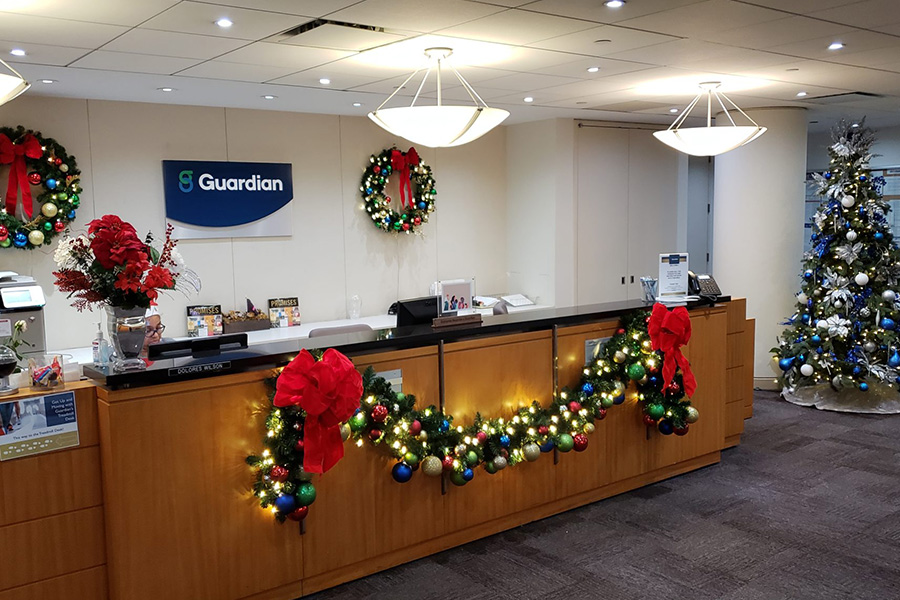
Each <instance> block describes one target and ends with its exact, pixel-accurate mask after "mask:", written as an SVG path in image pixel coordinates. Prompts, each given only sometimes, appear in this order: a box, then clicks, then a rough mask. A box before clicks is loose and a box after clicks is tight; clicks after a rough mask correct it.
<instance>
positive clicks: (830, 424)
mask: <svg viewBox="0 0 900 600" xmlns="http://www.w3.org/2000/svg"><path fill="white" fill-rule="evenodd" d="M898 430H900V416H894V417H878V416H863V415H848V414H839V413H831V412H824V411H818V410H815V409H811V408H802V407H798V406H794V405H792V404H788V403H787V402H784V401H782V400H779V399H778V398H777V396H776V395H775V394H774V393H771V392H757V393H756V405H755V415H754V417H753V418H752V419H750V420H749V421H747V422H746V431H745V434H744V437H743V443H742V445H741V446H740V447H738V448H734V449H732V450H728V451H726V452H724V453H723V456H722V462H721V464H719V465H715V466H712V467H708V468H706V469H702V470H700V471H696V472H693V473H688V474H687V475H683V476H681V477H678V478H675V479H672V480H669V481H664V482H662V483H658V484H655V485H651V486H647V487H645V488H642V489H639V490H636V491H634V492H630V493H628V494H623V495H621V496H617V497H615V498H610V499H608V500H604V501H601V502H598V503H595V504H592V505H590V506H585V507H583V508H579V509H576V510H572V511H569V512H567V513H565V514H562V515H558V516H555V517H551V518H548V519H544V520H543V521H538V522H536V523H531V524H529V525H525V526H522V527H519V528H517V529H513V530H511V531H508V532H505V533H501V534H498V535H495V536H492V537H489V538H486V539H483V540H480V541H477V542H473V543H471V544H467V545H465V546H461V547H459V548H455V549H452V550H448V551H446V552H442V553H440V554H437V555H434V556H431V557H429V558H425V559H422V560H418V561H416V562H413V563H409V564H406V565H403V566H400V567H397V568H394V569H391V570H389V571H385V572H383V573H379V574H377V575H372V576H370V577H367V578H365V579H361V580H359V581H354V582H351V583H347V584H345V585H342V586H340V587H337V588H333V589H331V590H327V591H324V592H321V593H319V594H315V595H312V596H308V597H307V598H310V599H315V600H325V599H332V598H355V599H356V598H371V599H376V598H377V599H385V600H387V599H391V600H395V599H402V600H411V599H435V600H455V599H460V600H462V599H466V600H470V599H472V600H474V599H482V598H483V599H488V598H490V599H501V598H516V599H521V600H525V599H531V598H534V599H540V600H557V599H559V600H578V599H579V598H602V599H604V600H626V599H628V600H630V599H644V598H652V599H654V600H664V599H667V598H678V599H684V600H687V599H690V600H704V599H707V598H716V599H723V600H773V599H780V598H790V599H792V600H806V599H809V600H837V599H853V600H882V599H883V600H897V599H900V476H898V475H900V436H898Z"/></svg>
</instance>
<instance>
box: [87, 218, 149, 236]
mask: <svg viewBox="0 0 900 600" xmlns="http://www.w3.org/2000/svg"><path fill="white" fill-rule="evenodd" d="M104 229H108V230H110V231H112V232H118V231H127V232H130V233H132V234H134V235H135V236H137V232H136V231H135V230H134V226H133V225H132V224H131V223H128V222H126V221H123V220H122V219H120V218H119V217H117V216H116V215H103V216H102V217H100V218H99V219H94V220H93V221H91V222H90V223H88V233H89V234H91V235H93V234H95V233H97V232H98V231H101V230H104Z"/></svg>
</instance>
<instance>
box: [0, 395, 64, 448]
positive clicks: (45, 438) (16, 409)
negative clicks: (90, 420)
mask: <svg viewBox="0 0 900 600" xmlns="http://www.w3.org/2000/svg"><path fill="white" fill-rule="evenodd" d="M77 445H78V416H77V414H76V412H75V392H62V393H60V394H48V395H46V396H35V397H31V398H25V399H24V400H12V401H10V402H3V403H0V460H10V459H13V458H23V457H25V456H32V455H34V454H41V453H43V452H50V451H52V450H60V449H62V448H71V447H73V446H77Z"/></svg>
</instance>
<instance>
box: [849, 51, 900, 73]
mask: <svg viewBox="0 0 900 600" xmlns="http://www.w3.org/2000/svg"><path fill="white" fill-rule="evenodd" d="M835 62H840V63H841V64H845V65H855V66H859V67H871V68H875V69H884V68H886V66H887V65H896V64H897V63H898V62H900V49H898V48H896V47H890V48H878V49H875V50H865V51H863V52H853V53H852V54H846V55H844V56H841V57H840V60H839V61H835Z"/></svg>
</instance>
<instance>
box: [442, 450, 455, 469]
mask: <svg viewBox="0 0 900 600" xmlns="http://www.w3.org/2000/svg"><path fill="white" fill-rule="evenodd" d="M441 465H442V466H443V467H444V470H445V471H452V470H453V457H452V456H451V455H449V454H448V455H447V456H445V457H444V460H442V461H441Z"/></svg>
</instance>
